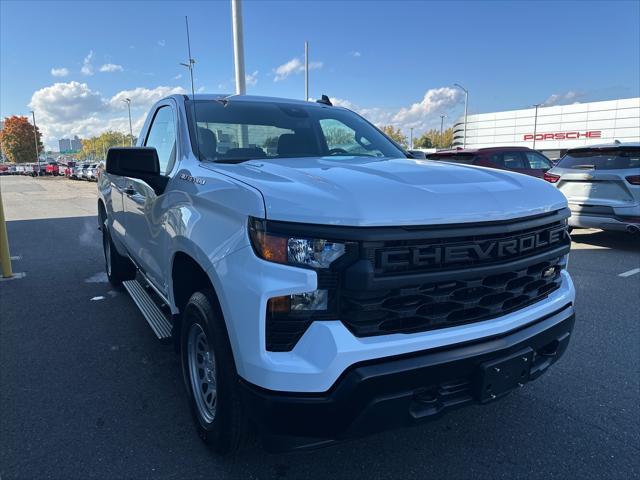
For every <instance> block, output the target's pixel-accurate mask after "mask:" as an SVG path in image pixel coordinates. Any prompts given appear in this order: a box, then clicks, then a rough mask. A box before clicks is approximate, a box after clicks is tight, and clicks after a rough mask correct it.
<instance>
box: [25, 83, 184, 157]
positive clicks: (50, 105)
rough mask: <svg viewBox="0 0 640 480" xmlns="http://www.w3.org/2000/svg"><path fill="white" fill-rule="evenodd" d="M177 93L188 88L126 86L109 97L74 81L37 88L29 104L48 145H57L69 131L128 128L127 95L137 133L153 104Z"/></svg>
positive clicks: (83, 134)
mask: <svg viewBox="0 0 640 480" xmlns="http://www.w3.org/2000/svg"><path fill="white" fill-rule="evenodd" d="M174 93H185V90H184V89H183V88H182V87H168V86H159V87H156V88H142V87H140V88H135V89H132V90H123V91H121V92H118V93H116V94H115V95H113V96H112V97H110V98H108V97H104V96H102V95H101V94H100V92H97V91H95V90H92V89H91V88H90V87H89V86H88V85H87V84H86V83H80V82H75V81H72V82H68V83H54V84H53V85H50V86H48V87H45V88H42V89H40V90H37V91H36V92H34V93H33V95H32V97H31V102H30V103H29V107H30V108H31V109H33V110H34V111H35V113H36V117H37V119H38V126H39V127H40V128H41V129H42V132H43V135H44V141H45V143H46V144H47V146H48V147H49V148H52V147H53V148H57V143H56V141H57V139H58V138H63V137H68V136H69V135H78V136H79V137H81V138H83V137H88V136H93V135H97V134H99V133H102V132H104V131H106V130H117V131H128V129H129V120H128V116H127V115H126V108H127V105H126V104H125V103H124V102H123V101H122V100H123V99H125V98H130V99H131V108H132V111H133V117H134V120H135V125H134V134H135V133H136V132H138V131H139V130H140V128H141V127H142V124H143V122H144V119H145V117H146V113H147V111H148V109H149V107H151V105H152V104H153V103H155V102H156V101H158V100H159V99H161V98H163V97H165V96H167V95H171V94H174Z"/></svg>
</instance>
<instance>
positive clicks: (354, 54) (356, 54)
mask: <svg viewBox="0 0 640 480" xmlns="http://www.w3.org/2000/svg"><path fill="white" fill-rule="evenodd" d="M349 55H351V56H352V57H361V56H362V54H361V53H360V52H358V51H357V50H355V51H353V52H349Z"/></svg>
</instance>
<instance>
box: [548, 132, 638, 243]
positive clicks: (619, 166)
mask: <svg viewBox="0 0 640 480" xmlns="http://www.w3.org/2000/svg"><path fill="white" fill-rule="evenodd" d="M544 179H545V180H547V181H548V182H551V183H553V184H555V185H556V186H557V187H558V189H560V191H561V192H562V193H564V195H565V196H566V197H567V200H568V201H569V207H570V208H571V218H569V225H570V226H571V227H576V228H600V229H602V230H618V231H627V232H630V233H639V232H640V143H616V144H609V145H595V146H590V147H581V148H574V149H571V150H568V151H567V153H566V154H565V155H564V157H562V159H560V162H559V163H558V165H557V166H555V167H554V168H552V169H551V170H549V171H548V172H547V173H545V175H544Z"/></svg>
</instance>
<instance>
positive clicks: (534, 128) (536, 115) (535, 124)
mask: <svg viewBox="0 0 640 480" xmlns="http://www.w3.org/2000/svg"><path fill="white" fill-rule="evenodd" d="M540 105H542V104H541V103H536V104H534V105H533V106H534V107H536V114H535V116H534V120H533V149H534V150H535V149H536V132H537V131H538V107H539V106H540Z"/></svg>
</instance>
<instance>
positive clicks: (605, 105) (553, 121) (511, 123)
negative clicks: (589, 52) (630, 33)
mask: <svg viewBox="0 0 640 480" xmlns="http://www.w3.org/2000/svg"><path fill="white" fill-rule="evenodd" d="M464 130H465V128H464V117H461V118H459V119H458V120H457V121H456V123H455V124H454V125H453V132H454V133H453V146H454V147H462V146H463V143H465V140H464ZM616 140H618V141H620V142H640V98H625V99H620V100H608V101H604V102H589V103H575V104H573V105H558V106H553V107H538V109H537V113H536V108H535V107H532V108H527V109H524V110H511V111H508V112H495V113H481V114H478V115H468V116H467V135H466V148H485V147H504V146H522V147H529V148H535V149H536V150H538V151H541V152H542V153H544V154H546V155H547V156H548V157H549V158H552V159H555V158H559V157H560V156H562V154H563V153H564V152H565V151H566V150H567V149H568V148H574V147H582V146H585V145H597V144H601V143H613V142H615V141H616Z"/></svg>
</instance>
